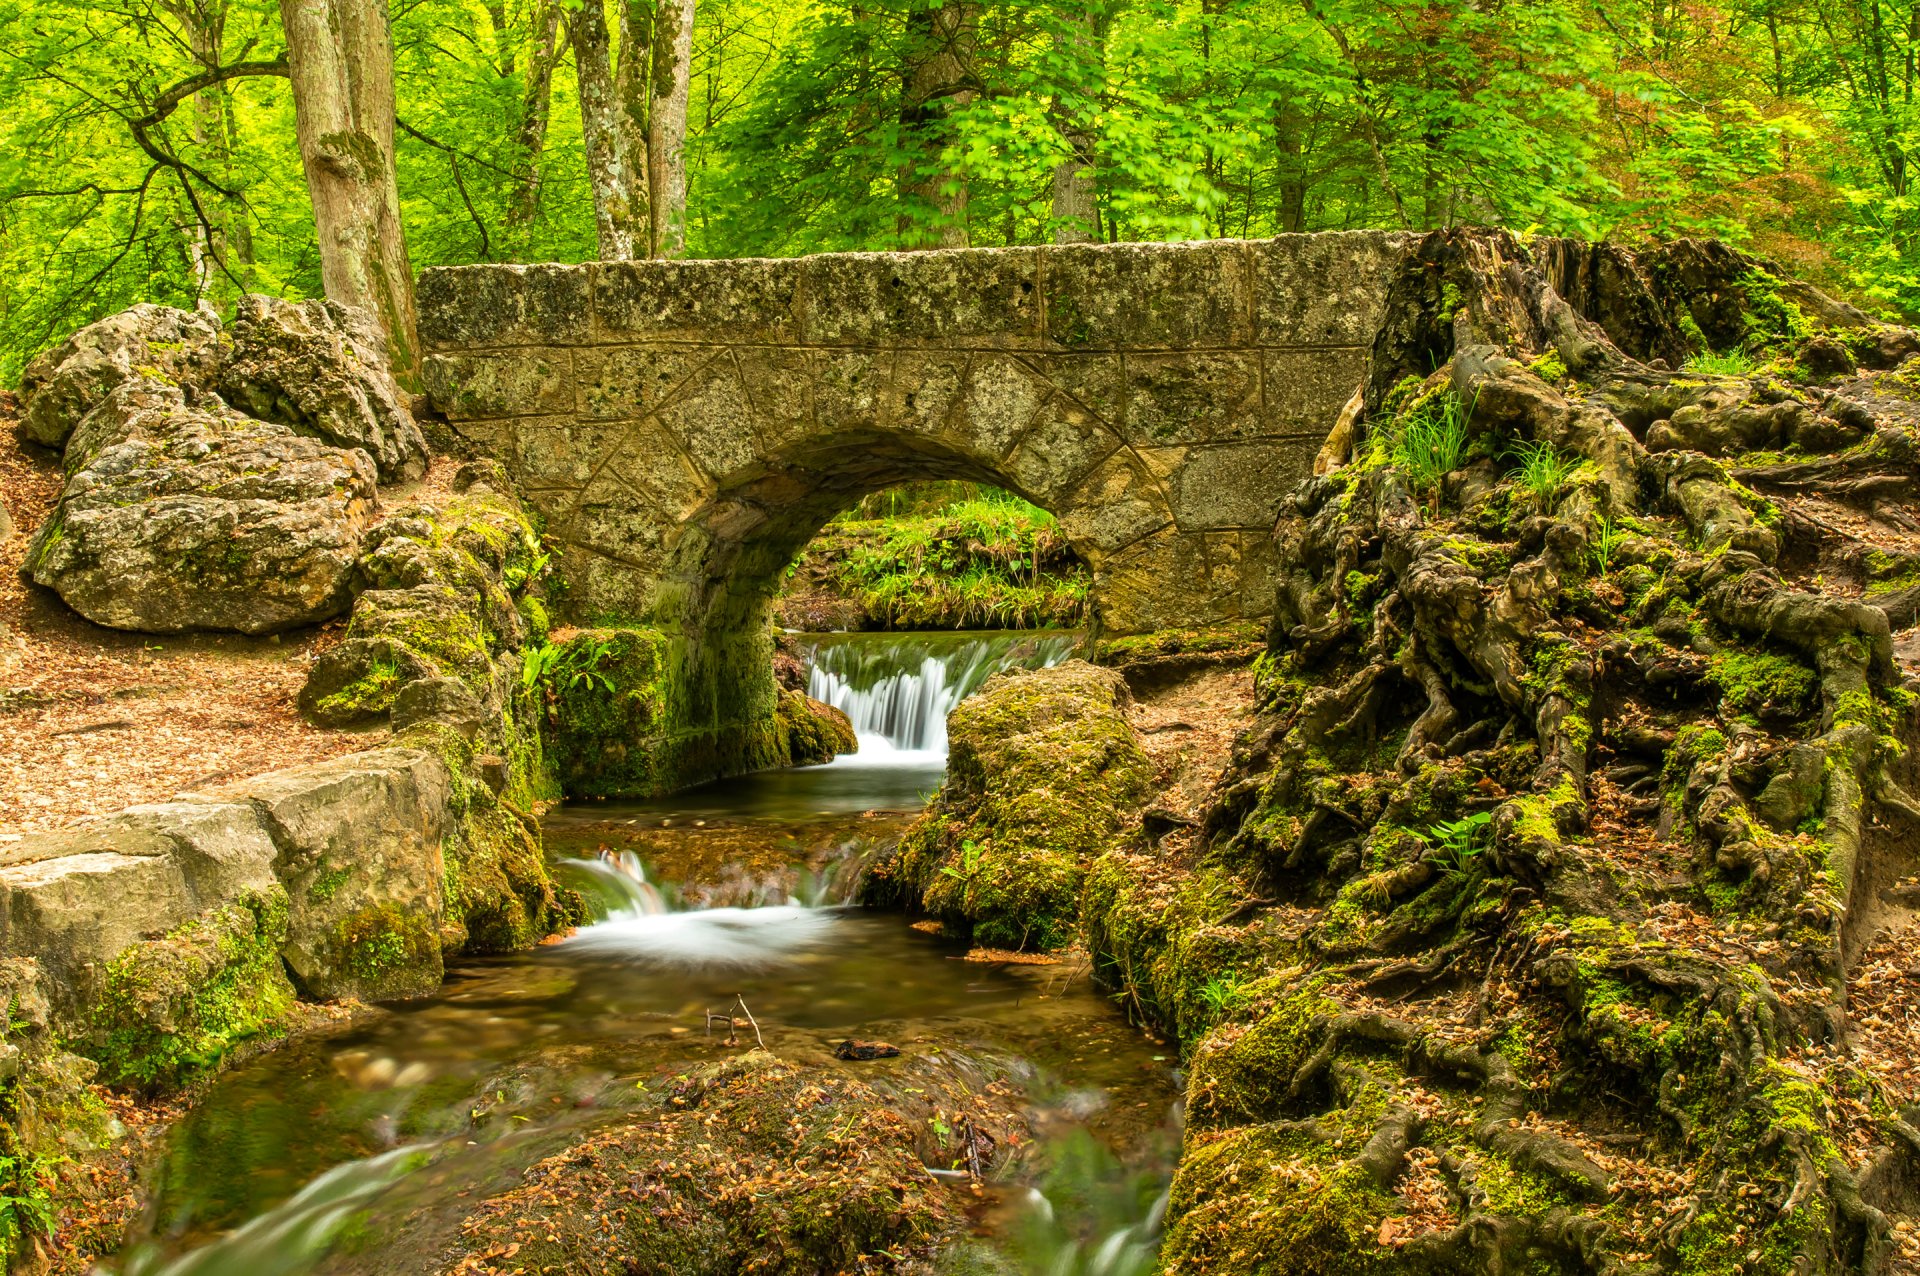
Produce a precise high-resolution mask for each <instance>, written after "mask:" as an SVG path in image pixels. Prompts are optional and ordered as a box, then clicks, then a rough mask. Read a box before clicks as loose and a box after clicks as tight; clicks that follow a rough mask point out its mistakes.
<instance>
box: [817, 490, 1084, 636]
mask: <svg viewBox="0 0 1920 1276" xmlns="http://www.w3.org/2000/svg"><path fill="white" fill-rule="evenodd" d="M880 508H881V509H885V508H886V507H885V506H884V505H882V506H880ZM904 509H905V510H906V511H907V512H902V513H891V514H885V513H883V514H878V515H874V514H872V513H870V511H869V510H868V509H866V508H856V509H855V510H852V511H850V512H849V514H848V515H846V516H843V517H841V518H839V519H836V520H835V521H834V522H833V523H831V524H829V525H828V526H827V528H826V529H825V530H823V531H822V532H821V533H820V535H819V536H817V537H815V538H814V540H813V542H812V544H810V545H809V546H808V547H807V549H806V551H805V553H803V554H802V556H801V557H800V559H799V560H798V561H796V562H795V563H794V564H793V566H792V567H791V568H790V569H789V570H788V573H787V578H786V580H785V582H784V585H783V593H784V594H787V595H795V594H800V593H808V592H816V593H817V592H825V593H829V594H835V595H838V596H840V597H842V598H844V599H845V600H847V601H848V602H849V603H850V604H851V605H852V608H853V609H854V610H855V611H857V613H858V615H857V623H853V624H847V625H845V626H843V627H846V628H874V629H1041V628H1070V627H1072V626H1075V625H1078V624H1079V623H1081V622H1082V621H1083V620H1084V619H1085V617H1086V614H1087V597H1088V588H1089V585H1090V583H1091V577H1090V575H1089V573H1088V572H1087V570H1086V568H1085V566H1084V565H1082V564H1081V562H1080V560H1079V558H1078V557H1077V556H1076V555H1075V554H1074V552H1073V550H1072V549H1071V548H1070V547H1069V546H1068V544H1067V542H1066V538H1065V537H1064V536H1063V535H1062V534H1061V532H1060V530H1059V527H1058V525H1057V524H1056V523H1055V521H1054V518H1053V516H1052V515H1051V514H1049V513H1047V512H1046V511H1045V510H1042V509H1040V508H1039V507H1038V506H1035V505H1031V504H1029V503H1027V502H1025V501H1022V500H1020V499H1019V498H1017V497H1014V496H1011V495H1010V494H1008V493H1004V492H999V493H995V492H993V491H992V490H991V489H989V490H988V492H987V494H983V495H975V496H971V497H968V498H966V499H961V500H956V501H953V502H952V503H949V504H944V505H938V506H933V507H931V508H929V507H928V506H927V505H926V504H924V503H909V504H907V505H906V506H904Z"/></svg>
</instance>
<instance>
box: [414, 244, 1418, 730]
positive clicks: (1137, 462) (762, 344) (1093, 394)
mask: <svg viewBox="0 0 1920 1276" xmlns="http://www.w3.org/2000/svg"><path fill="white" fill-rule="evenodd" d="M1397 243H1398V237H1397V236H1395V235H1392V234H1387V233H1336V234H1320V235H1295V236H1286V237H1282V238H1279V239H1273V240H1265V241H1257V242H1242V241H1231V240H1228V241H1217V242H1209V243H1194V244H1119V245H1087V246H1048V247H1038V248H1007V249H974V250H960V251H948V252H925V253H881V254H830V255H823V256H816V257H805V258H795V259H787V260H744V261H685V262H619V263H589V264H586V265H578V266H508V265H483V266H459V267H449V268H445V269H438V270H429V271H427V272H425V274H424V275H423V276H422V277H421V280H420V287H419V307H420V328H421V337H422V342H423V345H424V346H425V348H426V350H427V352H428V358H427V366H426V370H427V381H428V388H429V391H430V394H431V396H432V399H433V402H434V404H435V405H436V407H437V408H438V409H439V410H440V411H442V412H443V413H445V414H446V416H447V418H448V420H449V421H450V422H451V423H452V428H453V429H454V430H455V431H457V432H458V433H459V434H461V435H462V436H464V437H465V438H466V439H468V440H469V441H471V442H472V443H473V444H474V445H476V446H477V447H478V448H479V449H480V450H481V451H483V452H486V453H488V454H491V455H493V456H495V457H497V458H499V459H500V460H501V461H503V462H505V463H506V465H507V466H508V468H509V469H510V470H511V471H512V472H513V474H514V476H515V478H516V479H517V480H518V481H519V482H520V484H521V486H522V488H523V490H524V491H525V493H526V495H527V497H528V498H529V500H530V501H531V502H532V503H533V504H534V506H536V507H537V509H538V510H539V512H540V513H541V514H542V515H543V516H544V519H545V524H546V527H545V530H546V532H547V534H548V535H549V537H550V538H552V539H553V540H554V541H556V542H557V543H559V544H560V545H562V546H564V550H563V555H562V561H561V563H560V564H559V566H560V570H561V574H562V576H563V577H564V579H565V580H566V581H567V584H568V590H567V594H566V597H565V598H564V599H562V600H560V601H561V609H562V612H563V614H565V615H567V616H569V618H571V619H574V620H576V621H580V622H583V623H584V622H590V621H593V620H596V619H601V618H619V619H623V620H628V621H635V622H642V623H647V624H652V625H656V626H659V627H661V628H663V629H664V630H666V631H667V632H668V633H670V634H684V635H685V636H686V638H687V639H688V640H689V643H688V645H687V646H686V647H685V648H684V649H683V650H684V655H685V658H686V660H687V662H688V667H687V668H686V669H685V670H684V673H686V674H688V675H691V676H692V683H693V684H694V685H693V687H692V688H691V690H692V691H693V693H694V696H695V700H696V701H704V702H706V703H705V704H703V705H702V706H701V709H700V716H701V717H702V718H705V719H706V720H707V721H715V720H716V718H717V720H718V723H724V722H726V721H728V720H734V719H736V718H737V716H738V714H739V712H741V711H742V710H743V706H740V705H737V704H735V705H730V704H726V703H723V702H727V701H731V700H733V699H734V696H735V694H736V691H735V690H734V689H735V688H737V687H739V686H741V685H743V680H742V679H741V678H740V676H739V675H740V674H741V673H742V672H743V669H744V667H743V665H742V664H741V663H740V662H743V661H750V660H752V659H757V658H759V654H758V653H762V652H763V650H764V644H765V641H766V639H765V636H764V635H765V633H766V624H765V617H766V615H767V608H768V602H769V599H770V598H771V595H772V593H773V591H774V588H775V585H776V583H777V581H778V580H779V578H780V574H781V572H782V570H783V569H784V568H785V566H786V565H787V563H788V562H789V561H790V560H791V559H792V557H793V556H794V555H795V554H796V553H798V551H799V550H800V549H801V548H802V547H803V546H804V545H805V544H806V542H807V541H808V540H809V539H811V538H812V536H813V535H814V533H815V532H817V531H818V530H819V529H820V528H821V527H822V526H823V525H824V524H825V523H826V522H827V520H829V519H830V518H832V517H833V515H834V514H835V513H837V512H838V511H840V510H842V509H844V508H846V507H847V506H848V505H850V504H852V503H853V502H854V501H855V500H856V499H858V498H859V497H861V496H863V495H865V494H866V493H868V492H872V491H876V490H879V489H882V488H886V487H891V486H894V485H896V484H900V483H907V482H913V481H917V480H926V479H969V480H974V481H977V482H983V483H992V484H996V485H998V486H1001V487H1004V488H1008V489H1010V490H1012V491H1015V492H1018V493H1019V494H1020V495H1022V496H1024V497H1026V498H1027V499H1028V500H1031V501H1033V502H1034V503H1035V504H1037V505H1040V506H1043V507H1045V508H1047V509H1049V510H1051V511H1053V512H1054V514H1055V515H1057V516H1058V518H1059V520H1060V527H1061V530H1062V532H1063V533H1064V535H1065V536H1066V538H1067V539H1068V541H1069V542H1070V543H1071V544H1072V546H1073V547H1074V549H1075V550H1076V551H1077V552H1078V553H1079V555H1080V556H1081V558H1083V559H1084V560H1085V561H1086V562H1087V563H1088V565H1089V566H1090V567H1091V568H1092V571H1093V607H1094V612H1095V616H1096V618H1097V624H1098V625H1099V626H1100V628H1101V630H1102V631H1103V632H1106V633H1128V632H1138V631H1143V630H1149V629H1155V628H1161V627H1165V626H1169V625H1182V626H1184V625H1196V624H1204V623H1208V622H1213V621H1221V620H1230V619H1238V618H1246V617H1260V616H1264V615H1266V614H1267V613H1268V611H1269V610H1270V608H1271V605H1272V597H1273V589H1272V583H1271V581H1270V579H1269V564H1270V562H1271V559H1272V550H1271V545H1270V543H1269V535H1270V532H1271V529H1272V527H1273V523H1274V517H1275V513H1276V510H1277V507H1278V504H1279V502H1280V500H1281V499H1282V498H1283V497H1284V496H1285V495H1286V494H1287V492H1288V491H1289V490H1290V489H1291V488H1292V486H1293V484H1294V483H1295V482H1296V481H1297V480H1298V479H1299V478H1300V477H1301V476H1302V475H1303V474H1305V473H1307V472H1308V470H1309V468H1310V467H1311V464H1312V459H1313V456H1314V454H1315V452H1316V451H1317V449H1318V448H1319V446H1320V444H1321V442H1322V440H1323V439H1324V438H1325V436H1326V433H1327V430H1328V427H1329V426H1330V425H1331V423H1332V421H1333V419H1334V416H1335V414H1336V413H1337V412H1338V411H1339V409H1340V407H1341V405H1342V404H1343V403H1344V402H1345V401H1346V399H1347V398H1348V397H1349V396H1350V395H1351V394H1352V393H1353V390H1354V388H1355V387H1356V385H1357V384H1358V383H1359V381H1360V379H1361V377H1362V374H1363V371H1364V368H1365V364H1366V360H1367V355H1368V350H1369V347H1370V345H1371V342H1372V338H1373V332H1374V328H1375V326H1376V324H1377V322H1378V318H1379V313H1380V310H1381V307H1382V304H1383V300H1384V294H1385V286H1386V275H1387V266H1388V263H1389V262H1390V260H1391V259H1392V257H1393V254H1394V252H1395V249H1396V246H1397ZM745 681H753V682H757V681H764V679H759V680H754V679H747V680H745ZM769 694H770V693H769ZM710 697H711V698H710ZM752 698H753V699H754V700H755V701H759V700H760V699H761V697H759V696H758V695H755V696H754V697H752ZM759 707H760V706H758V705H756V706H754V707H753V708H752V710H751V711H752V712H758V710H759ZM709 710H711V715H710V714H709V712H708V711H709Z"/></svg>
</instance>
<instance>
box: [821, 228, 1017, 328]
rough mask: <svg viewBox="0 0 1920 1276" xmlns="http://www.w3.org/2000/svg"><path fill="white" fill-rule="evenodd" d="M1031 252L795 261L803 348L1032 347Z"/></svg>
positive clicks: (853, 256) (1013, 250)
mask: <svg viewBox="0 0 1920 1276" xmlns="http://www.w3.org/2000/svg"><path fill="white" fill-rule="evenodd" d="M1038 261H1039V258H1038V256H1037V250H1035V249H1032V248H974V249H965V250H961V251H954V252H925V253H827V254H823V255H821V256H818V257H806V258H802V259H801V263H800V264H801V269H802V272H803V278H804V280H805V285H804V286H805V302H804V305H803V310H802V314H803V318H802V321H801V328H800V338H801V340H802V341H803V342H804V343H806V344H808V345H897V344H916V343H924V342H945V343H949V344H952V345H958V346H973V347H994V346H1001V347H1006V346H1013V347H1032V346H1034V345H1037V344H1038V340H1039V335H1040V323H1039V317H1040V305H1039V278H1038Z"/></svg>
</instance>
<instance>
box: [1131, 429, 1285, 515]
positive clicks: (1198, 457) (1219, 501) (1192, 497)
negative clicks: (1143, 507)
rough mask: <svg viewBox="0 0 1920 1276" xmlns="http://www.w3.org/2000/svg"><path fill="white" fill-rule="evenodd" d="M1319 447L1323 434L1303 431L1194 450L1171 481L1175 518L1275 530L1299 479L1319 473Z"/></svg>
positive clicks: (1169, 482)
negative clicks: (1293, 435) (1283, 505)
mask: <svg viewBox="0 0 1920 1276" xmlns="http://www.w3.org/2000/svg"><path fill="white" fill-rule="evenodd" d="M1319 447H1320V440H1319V439H1317V438H1313V437H1311V436H1303V437H1300V438H1296V439H1261V440H1259V441H1257V442H1251V443H1244V444H1234V445H1229V446H1220V447H1197V448H1193V449H1191V450H1190V451H1189V452H1188V453H1187V457H1186V461H1185V463H1184V464H1182V465H1181V466H1180V467H1179V468H1178V469H1177V470H1175V471H1174V472H1173V474H1172V475H1171V476H1170V477H1169V479H1168V483H1167V488H1168V491H1167V495H1168V498H1169V499H1170V501H1171V502H1172V505H1173V517H1174V520H1175V521H1176V522H1178V523H1179V524H1180V527H1181V529H1182V530H1184V531H1190V532H1193V531H1207V530H1213V529H1218V528H1242V527H1244V528H1255V529H1258V530H1262V531H1271V530H1272V529H1273V524H1274V520H1275V519H1276V518H1277V517H1278V516H1279V511H1280V504H1281V502H1282V501H1284V500H1285V499H1286V497H1287V494H1288V493H1290V492H1292V491H1293V488H1294V484H1296V483H1298V482H1299V481H1300V480H1301V479H1303V478H1305V477H1306V476H1307V475H1309V474H1311V473H1313V458H1314V455H1315V453H1316V452H1317V451H1318V450H1319Z"/></svg>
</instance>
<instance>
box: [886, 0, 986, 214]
mask: <svg viewBox="0 0 1920 1276" xmlns="http://www.w3.org/2000/svg"><path fill="white" fill-rule="evenodd" d="M978 21H979V6H978V5H977V4H974V3H972V2H971V0H951V2H950V3H941V4H938V5H936V6H934V7H932V8H929V9H921V10H917V11H915V12H914V13H912V14H910V15H909V16H908V18H907V27H908V31H909V33H910V34H911V35H912V37H913V40H912V46H913V47H912V48H911V49H910V50H909V53H908V62H907V66H906V69H905V74H904V83H903V86H902V92H901V97H900V125H901V132H902V133H903V134H904V137H903V138H902V141H903V143H904V144H905V145H907V146H908V147H910V148H912V149H915V150H917V151H918V152H919V155H918V157H917V158H914V159H909V160H908V161H907V162H906V163H905V164H904V165H903V166H902V168H901V173H900V181H899V185H900V194H901V196H902V199H903V201H904V202H905V203H906V204H907V205H908V209H909V211H908V214H907V216H906V218H904V219H903V225H902V227H901V229H902V230H903V231H905V232H906V234H907V237H908V239H909V240H910V241H912V242H909V243H908V244H907V245H906V246H907V247H909V248H965V247H966V246H967V179H966V175H965V174H964V173H960V172H958V171H955V170H953V169H951V168H949V167H948V166H947V163H946V160H945V158H944V153H945V151H946V148H947V144H948V143H949V142H950V141H951V140H952V133H953V130H952V126H951V125H950V124H949V123H948V121H947V116H948V114H949V113H950V112H951V111H952V110H953V109H954V108H956V107H964V106H966V105H967V104H968V103H969V102H971V101H973V95H974V92H973V84H972V70H973V41H974V35H975V32H976V28H977V25H978ZM929 222H930V223H931V225H930V226H929V225H928V224H927V223H929ZM916 223H918V224H916Z"/></svg>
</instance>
